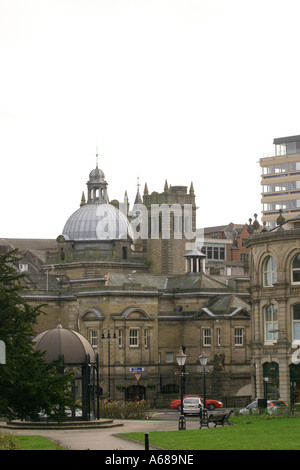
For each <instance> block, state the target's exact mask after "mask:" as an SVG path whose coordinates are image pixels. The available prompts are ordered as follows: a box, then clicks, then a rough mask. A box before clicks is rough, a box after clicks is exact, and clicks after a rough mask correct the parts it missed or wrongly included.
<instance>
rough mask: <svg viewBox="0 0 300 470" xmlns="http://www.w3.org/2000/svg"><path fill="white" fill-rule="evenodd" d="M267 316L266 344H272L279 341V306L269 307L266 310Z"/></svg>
mask: <svg viewBox="0 0 300 470" xmlns="http://www.w3.org/2000/svg"><path fill="white" fill-rule="evenodd" d="M264 316H265V342H269V343H272V342H273V341H276V340H277V339H278V332H277V331H276V332H275V331H272V330H278V314H277V305H273V304H270V305H267V306H266V307H265V309H264Z"/></svg>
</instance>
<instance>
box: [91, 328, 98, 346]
mask: <svg viewBox="0 0 300 470" xmlns="http://www.w3.org/2000/svg"><path fill="white" fill-rule="evenodd" d="M90 342H91V345H92V346H93V348H96V347H97V346H98V330H90Z"/></svg>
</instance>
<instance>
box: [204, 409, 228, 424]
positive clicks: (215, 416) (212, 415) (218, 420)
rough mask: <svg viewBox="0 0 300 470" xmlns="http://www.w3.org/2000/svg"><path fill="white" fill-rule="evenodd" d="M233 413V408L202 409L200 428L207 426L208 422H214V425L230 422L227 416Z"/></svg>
mask: <svg viewBox="0 0 300 470" xmlns="http://www.w3.org/2000/svg"><path fill="white" fill-rule="evenodd" d="M232 413H233V410H218V411H208V410H203V411H202V416H201V418H200V428H202V427H204V426H207V427H209V423H214V425H215V426H214V427H216V426H218V424H219V425H221V426H224V424H228V425H229V424H230V423H229V418H230V415H231V414H232Z"/></svg>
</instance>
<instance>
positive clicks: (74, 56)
mask: <svg viewBox="0 0 300 470" xmlns="http://www.w3.org/2000/svg"><path fill="white" fill-rule="evenodd" d="M299 15H300V2H299V0H284V1H283V0H279V1H278V0H251V1H248V0H0V64H1V73H0V85H1V86H0V156H1V167H0V172H1V173H0V224H1V226H0V238H1V237H19V238H26V237H28V238H29V237H30V238H40V237H42V238H56V237H57V236H58V235H59V234H60V233H61V232H62V229H63V226H64V224H65V222H66V220H67V219H68V217H69V216H70V215H71V214H72V213H73V212H74V211H75V210H77V209H78V207H79V204H80V200H81V194H82V191H85V190H86V182H87V180H88V175H89V172H90V171H91V170H92V169H93V168H94V167H95V152H96V146H98V148H99V154H100V155H99V167H100V168H101V169H102V170H103V171H104V173H105V176H106V180H107V182H108V184H109V186H108V194H109V197H110V199H111V200H112V199H119V200H122V199H123V197H124V193H125V190H127V192H128V195H129V202H130V203H131V204H132V203H133V202H134V198H135V194H136V184H137V178H138V177H139V179H140V183H141V192H143V188H144V184H145V182H147V185H148V189H149V191H150V192H152V191H158V192H161V191H163V188H164V184H165V180H166V179H167V181H168V184H169V185H173V186H175V185H185V186H188V187H189V186H190V183H191V181H193V184H194V188H195V193H196V202H197V205H198V207H199V209H198V217H197V227H203V226H213V225H223V224H227V223H230V222H235V223H246V222H247V221H248V219H249V217H253V214H254V213H255V212H257V213H258V214H259V216H260V214H261V203H260V192H261V190H260V168H259V163H258V162H259V159H260V158H262V157H263V156H266V154H272V153H273V150H274V145H273V139H274V138H276V137H285V136H292V135H298V134H300V121H299V114H298V109H299V100H300V93H299V88H300V85H299V73H298V60H299V46H300V28H299ZM259 218H260V217H259Z"/></svg>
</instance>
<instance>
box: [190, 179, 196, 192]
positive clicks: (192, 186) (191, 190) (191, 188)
mask: <svg viewBox="0 0 300 470" xmlns="http://www.w3.org/2000/svg"><path fill="white" fill-rule="evenodd" d="M190 194H193V195H194V194H195V191H194V185H193V181H192V182H191V186H190Z"/></svg>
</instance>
